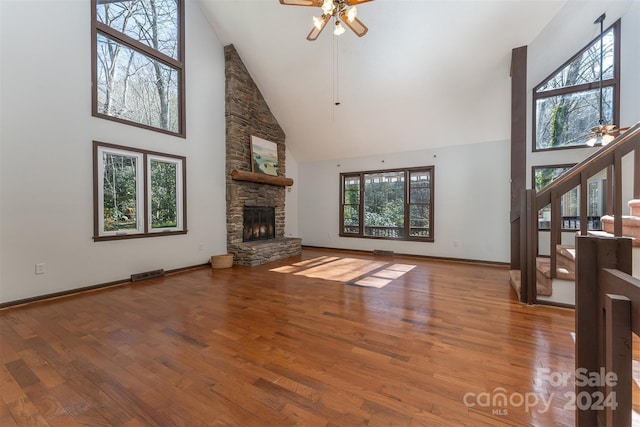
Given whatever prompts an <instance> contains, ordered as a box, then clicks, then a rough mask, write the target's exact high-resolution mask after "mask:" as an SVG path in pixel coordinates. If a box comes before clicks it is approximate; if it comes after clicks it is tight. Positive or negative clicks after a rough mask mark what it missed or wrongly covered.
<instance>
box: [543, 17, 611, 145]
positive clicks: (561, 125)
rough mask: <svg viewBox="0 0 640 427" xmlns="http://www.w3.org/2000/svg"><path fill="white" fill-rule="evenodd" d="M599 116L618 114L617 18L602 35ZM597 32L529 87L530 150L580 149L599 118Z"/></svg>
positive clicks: (609, 117) (607, 121)
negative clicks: (574, 52)
mask: <svg viewBox="0 0 640 427" xmlns="http://www.w3.org/2000/svg"><path fill="white" fill-rule="evenodd" d="M602 41H603V50H602V52H603V71H602V80H603V82H602V87H603V97H602V99H603V108H602V109H603V116H604V119H605V122H606V123H616V124H619V123H618V120H619V117H620V114H619V111H620V106H619V105H620V96H619V93H620V85H619V82H620V66H619V64H620V21H618V22H616V23H615V24H614V25H612V26H611V27H609V28H608V29H607V30H606V31H605V32H604V33H603V35H602ZM599 85H600V36H598V37H597V38H596V39H595V40H593V41H592V42H591V43H590V44H589V45H588V46H587V47H585V48H584V49H583V50H581V51H580V52H578V53H577V54H576V55H575V56H574V57H573V58H571V59H570V60H569V61H567V62H566V63H565V64H563V65H562V66H561V67H560V68H559V69H558V70H556V71H555V72H553V74H551V76H550V77H548V78H547V79H545V80H544V81H543V82H542V83H540V84H539V85H538V86H537V87H535V88H534V89H533V110H534V135H533V140H534V147H533V148H534V151H538V150H548V149H558V148H569V147H584V146H585V142H586V141H587V140H588V139H589V138H590V137H591V135H590V130H591V128H593V127H595V126H597V125H598V124H599V120H600V90H599Z"/></svg>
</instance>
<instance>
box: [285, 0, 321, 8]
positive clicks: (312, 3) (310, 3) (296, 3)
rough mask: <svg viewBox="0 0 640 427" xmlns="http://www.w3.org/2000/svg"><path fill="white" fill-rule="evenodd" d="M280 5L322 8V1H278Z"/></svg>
mask: <svg viewBox="0 0 640 427" xmlns="http://www.w3.org/2000/svg"><path fill="white" fill-rule="evenodd" d="M280 4H283V5H285V6H314V7H320V6H322V0H280Z"/></svg>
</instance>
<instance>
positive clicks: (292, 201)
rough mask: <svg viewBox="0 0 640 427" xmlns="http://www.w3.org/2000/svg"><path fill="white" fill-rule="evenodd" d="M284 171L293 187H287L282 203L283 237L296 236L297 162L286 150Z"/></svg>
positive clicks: (298, 186)
mask: <svg viewBox="0 0 640 427" xmlns="http://www.w3.org/2000/svg"><path fill="white" fill-rule="evenodd" d="M286 151H287V154H286V156H287V161H286V170H287V173H286V175H287V178H291V179H293V185H292V186H291V187H287V190H286V191H287V192H286V193H285V201H284V217H285V224H284V235H285V237H299V236H298V194H300V192H299V189H300V183H299V182H298V162H297V161H296V159H295V157H293V154H291V152H290V151H289V150H288V149H287V150H286Z"/></svg>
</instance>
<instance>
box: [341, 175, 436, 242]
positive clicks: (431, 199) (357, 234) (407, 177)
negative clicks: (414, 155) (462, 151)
mask: <svg viewBox="0 0 640 427" xmlns="http://www.w3.org/2000/svg"><path fill="white" fill-rule="evenodd" d="M393 172H397V173H403V174H404V183H405V185H404V194H405V198H404V236H406V237H384V236H370V235H366V234H365V233H364V227H365V224H364V220H365V216H364V196H365V179H364V178H365V175H368V174H376V173H393ZM411 172H427V173H428V174H429V183H430V184H429V185H430V187H429V191H430V193H429V227H428V230H429V235H428V237H419V236H410V235H409V234H410V233H409V229H410V220H409V215H410V209H409V207H410V205H411V200H410V187H409V183H410V176H411ZM356 177H357V178H358V179H359V181H360V190H359V193H360V194H359V203H358V204H352V205H358V217H359V223H358V225H357V229H358V231H357V232H354V233H347V232H345V231H344V230H345V224H344V220H345V218H344V207H345V205H347V204H345V197H344V196H345V195H344V193H345V192H344V188H345V185H344V183H345V179H347V178H356ZM434 178H435V167H434V166H423V167H414V168H401V169H384V170H370V171H361V172H344V173H341V174H340V190H339V195H340V200H339V210H340V214H339V215H340V230H339V233H338V234H339V236H341V237H357V238H363V239H378V240H402V241H416V242H434V241H435V238H434V230H435V226H434V199H435V191H434V188H435V184H434V182H435V181H434ZM353 228H356V226H353Z"/></svg>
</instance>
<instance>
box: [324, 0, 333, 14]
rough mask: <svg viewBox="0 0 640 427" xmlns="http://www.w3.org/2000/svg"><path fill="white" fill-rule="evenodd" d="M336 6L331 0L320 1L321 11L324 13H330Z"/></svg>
mask: <svg viewBox="0 0 640 427" xmlns="http://www.w3.org/2000/svg"><path fill="white" fill-rule="evenodd" d="M335 8H336V6H335V5H334V4H333V0H324V2H323V3H322V11H323V12H324V13H325V14H328V15H331V14H332V13H333V10H334V9H335Z"/></svg>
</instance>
